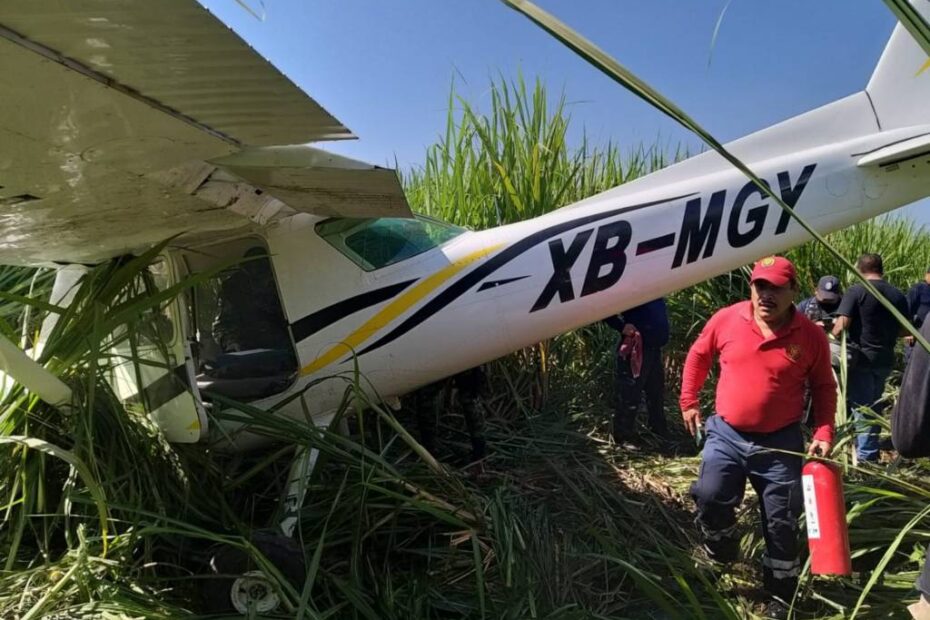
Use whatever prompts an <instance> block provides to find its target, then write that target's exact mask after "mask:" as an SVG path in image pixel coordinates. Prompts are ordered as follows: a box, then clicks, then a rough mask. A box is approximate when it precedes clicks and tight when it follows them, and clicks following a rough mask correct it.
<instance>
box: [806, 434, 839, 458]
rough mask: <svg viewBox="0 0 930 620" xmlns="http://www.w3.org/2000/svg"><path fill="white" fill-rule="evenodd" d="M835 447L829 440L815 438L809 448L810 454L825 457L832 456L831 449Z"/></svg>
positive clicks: (808, 452)
mask: <svg viewBox="0 0 930 620" xmlns="http://www.w3.org/2000/svg"><path fill="white" fill-rule="evenodd" d="M832 448H833V444H832V443H831V442H829V441H824V440H822V439H815V440H813V441H811V445H810V446H808V448H807V454H808V456H822V457H824V458H826V457H828V456H830V450H831V449H832Z"/></svg>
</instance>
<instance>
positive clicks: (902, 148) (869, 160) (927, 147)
mask: <svg viewBox="0 0 930 620" xmlns="http://www.w3.org/2000/svg"><path fill="white" fill-rule="evenodd" d="M927 155H930V133H926V134H923V135H920V136H915V137H913V138H909V139H907V140H902V141H900V142H895V143H894V144H889V145H887V146H883V147H881V148H877V149H875V150H874V151H872V152H870V153H867V154H866V155H864V156H863V157H861V158H860V159H859V161H857V162H856V165H857V166H859V167H860V168H864V167H866V166H887V165H889V164H897V163H899V162H902V161H905V160H907V159H913V158H914V157H921V156H927Z"/></svg>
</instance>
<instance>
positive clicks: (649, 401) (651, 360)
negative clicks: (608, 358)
mask: <svg viewBox="0 0 930 620" xmlns="http://www.w3.org/2000/svg"><path fill="white" fill-rule="evenodd" d="M616 389H617V411H616V413H615V414H614V437H616V438H620V437H624V436H629V435H632V434H634V433H635V428H636V417H637V414H638V413H639V404H640V402H641V401H642V400H643V396H645V397H646V412H647V414H648V419H649V428H651V429H652V431H653V432H654V433H656V434H657V435H665V434H666V433H667V432H668V425H667V424H666V421H665V402H664V401H665V366H664V365H663V364H662V348H661V347H643V366H642V369H641V370H640V374H639V377H634V376H633V371H632V370H631V368H630V360H629V359H627V358H622V357H620V355H619V354H618V355H617V372H616Z"/></svg>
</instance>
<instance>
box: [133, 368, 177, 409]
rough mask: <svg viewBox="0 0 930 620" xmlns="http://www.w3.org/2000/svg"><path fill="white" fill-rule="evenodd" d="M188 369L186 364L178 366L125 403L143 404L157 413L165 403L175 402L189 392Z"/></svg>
mask: <svg viewBox="0 0 930 620" xmlns="http://www.w3.org/2000/svg"><path fill="white" fill-rule="evenodd" d="M189 387H190V385H189V384H188V381H187V367H186V365H185V364H181V365H180V366H176V367H175V368H173V369H172V370H171V371H170V372H166V373H165V374H163V375H162V376H160V377H159V378H157V379H155V380H154V381H152V382H151V383H150V384H148V385H147V386H145V388H143V390H142V393H139V392H136V393H135V394H133V395H132V396H130V397H129V398H127V399H126V400H125V401H124V402H125V403H126V404H127V405H140V404H143V396H144V399H145V401H144V405H145V406H146V407H148V410H149V411H155V410H157V409H158V408H159V407H161V406H162V405H164V404H165V403H167V402H169V401H171V400H174V399H175V398H177V397H178V396H179V395H181V394H183V393H184V392H186V391H187V390H188V388H189Z"/></svg>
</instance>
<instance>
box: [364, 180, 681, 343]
mask: <svg viewBox="0 0 930 620" xmlns="http://www.w3.org/2000/svg"><path fill="white" fill-rule="evenodd" d="M695 195H697V192H692V193H690V194H683V195H681V196H673V197H672V198H663V199H662V200H653V201H651V202H644V203H642V204H638V205H631V206H628V207H620V208H619V209H613V210H611V211H603V212H600V213H592V214H591V215H586V216H584V217H579V218H578V219H574V220H569V221H567V222H562V223H560V224H556V225H554V226H550V227H549V228H544V229H543V230H539V231H536V232H535V233H533V234H531V235H529V236H528V237H524V238H523V239H520V240H519V241H517V242H516V243H514V244H513V245H512V246H510V247H508V248H505V249H504V250H501V251H500V252H499V253H497V254H495V255H494V256H492V257H491V258H489V259H488V260H487V261H486V262H484V263H482V264H480V265H478V266H477V267H476V268H474V269H472V270H471V271H470V272H468V273H467V274H465V275H464V276H462V277H461V278H459V279H458V280H456V281H455V282H453V283H452V284H451V285H450V286H449V287H448V288H446V289H445V290H444V291H442V292H441V293H439V294H438V295H436V296H435V297H433V298H432V299H431V300H429V301H428V302H427V303H426V304H424V305H423V306H422V307H421V308H420V309H419V310H417V311H416V312H414V313H413V314H412V315H410V316H409V317H408V318H407V320H405V321H404V322H403V323H401V324H400V325H398V326H397V327H395V328H394V329H393V330H392V331H391V332H390V333H388V334H385V335H384V336H383V337H381V338H380V339H379V340H377V341H375V342H373V343H372V344H370V345H369V346H367V347H365V348H364V349H362V351H361V352H359V354H358V355H359V356H361V355H364V354H366V353H370V352H371V351H374V350H375V349H380V348H381V347H383V346H384V345H386V344H388V343H389V342H392V341H394V340H396V339H398V338H400V337H401V336H403V335H404V334H406V333H407V332H409V331H410V330H411V329H413V328H414V327H416V326H417V325H419V324H420V323H422V322H423V321H425V320H426V319H428V318H430V317H431V316H433V315H434V314H436V313H437V312H439V311H440V310H442V309H443V308H445V307H446V306H448V305H449V304H450V303H452V302H453V301H455V300H456V299H458V298H459V297H461V296H462V295H463V294H464V293H465V292H466V291H468V290H469V289H471V288H472V287H473V286H475V285H476V284H477V283H478V282H481V281H482V280H484V279H485V278H486V277H488V276H489V275H491V274H492V273H494V272H495V271H497V270H498V269H500V268H501V267H503V266H504V265H506V264H507V263H509V262H510V261H511V260H513V259H514V258H516V257H518V256H520V255H521V254H523V253H524V252H526V251H527V250H529V249H530V248H532V247H534V246H536V245H538V244H540V243H542V242H543V241H546V240H547V239H549V238H550V237H554V236H556V235H561V234H562V233H564V232H567V231H569V230H571V229H573V228H577V227H578V226H584V225H585V224H591V223H593V222H598V221H600V220H605V219H607V218H609V217H613V216H615V215H620V214H622V213H630V212H631V211H637V210H639V209H645V208H646V207H653V206H655V205H660V204H665V203H668V202H673V201H675V200H681V199H683V198H690V197H691V196H695Z"/></svg>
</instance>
